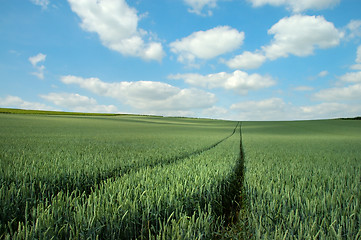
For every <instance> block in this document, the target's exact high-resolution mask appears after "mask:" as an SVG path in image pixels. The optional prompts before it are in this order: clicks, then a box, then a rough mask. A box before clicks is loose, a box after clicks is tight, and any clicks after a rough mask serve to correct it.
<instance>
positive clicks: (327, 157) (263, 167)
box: [242, 120, 361, 239]
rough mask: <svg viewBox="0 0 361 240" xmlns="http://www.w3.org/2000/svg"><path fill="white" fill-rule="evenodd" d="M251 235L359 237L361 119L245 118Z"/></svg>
mask: <svg viewBox="0 0 361 240" xmlns="http://www.w3.org/2000/svg"><path fill="white" fill-rule="evenodd" d="M242 133H243V134H242V136H243V138H242V139H243V148H244V154H245V180H244V181H245V186H244V189H245V191H246V193H245V194H246V196H247V198H248V199H247V202H248V203H247V205H248V206H247V208H248V211H247V215H248V216H247V219H246V220H247V221H245V220H244V221H245V222H242V223H243V225H246V224H248V228H249V233H250V234H251V236H252V238H253V239H361V210H360V204H361V121H355V120H323V121H300V122H245V123H243V124H242Z"/></svg>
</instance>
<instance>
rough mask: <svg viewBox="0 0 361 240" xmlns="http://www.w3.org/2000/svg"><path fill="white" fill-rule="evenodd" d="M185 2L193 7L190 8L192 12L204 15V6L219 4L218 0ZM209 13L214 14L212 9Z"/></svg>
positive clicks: (190, 0)
mask: <svg viewBox="0 0 361 240" xmlns="http://www.w3.org/2000/svg"><path fill="white" fill-rule="evenodd" d="M183 1H184V3H185V4H187V5H188V6H190V7H191V8H190V9H189V10H188V11H189V12H191V13H195V14H198V15H203V14H202V10H203V8H204V7H206V6H208V8H215V7H216V6H217V0H183ZM208 15H209V16H210V15H212V11H211V10H209V11H208Z"/></svg>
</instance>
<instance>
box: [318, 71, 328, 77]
mask: <svg viewBox="0 0 361 240" xmlns="http://www.w3.org/2000/svg"><path fill="white" fill-rule="evenodd" d="M327 75H328V71H326V70H325V71H321V72H320V73H319V74H318V75H317V76H319V77H326V76H327Z"/></svg>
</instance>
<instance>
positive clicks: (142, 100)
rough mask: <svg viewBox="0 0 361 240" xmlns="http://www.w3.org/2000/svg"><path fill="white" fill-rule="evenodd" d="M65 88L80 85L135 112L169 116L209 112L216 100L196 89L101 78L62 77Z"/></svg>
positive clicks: (212, 96)
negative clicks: (198, 110) (171, 113)
mask: <svg viewBox="0 0 361 240" xmlns="http://www.w3.org/2000/svg"><path fill="white" fill-rule="evenodd" d="M61 81H62V82H63V83H65V84H77V85H79V86H80V87H81V88H84V89H87V90H89V91H91V92H93V93H95V94H98V95H101V96H107V97H111V98H114V99H117V100H119V101H121V102H124V103H125V104H128V105H130V106H132V107H134V108H136V109H140V110H144V111H148V112H157V113H166V112H171V111H189V110H191V109H201V108H208V107H210V106H212V104H213V103H215V102H216V96H215V95H214V94H212V93H208V92H205V91H202V90H197V89H180V88H177V87H174V86H171V85H169V84H166V83H162V82H151V81H137V82H115V83H107V82H103V81H101V80H100V79H99V78H82V77H77V76H63V77H62V78H61Z"/></svg>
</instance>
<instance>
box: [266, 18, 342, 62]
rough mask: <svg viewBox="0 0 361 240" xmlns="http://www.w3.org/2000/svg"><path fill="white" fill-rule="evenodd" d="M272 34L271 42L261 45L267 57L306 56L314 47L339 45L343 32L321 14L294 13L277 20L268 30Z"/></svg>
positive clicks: (273, 58)
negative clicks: (305, 14)
mask: <svg viewBox="0 0 361 240" xmlns="http://www.w3.org/2000/svg"><path fill="white" fill-rule="evenodd" d="M268 34H273V35H274V39H273V40H272V42H271V44H270V45H268V46H265V47H262V49H263V51H264V52H265V55H266V57H267V58H269V59H271V60H275V59H277V58H280V57H288V55H289V54H293V55H296V56H308V55H311V54H313V52H314V50H315V48H322V49H325V48H330V47H334V46H337V45H339V43H340V40H341V38H342V37H343V33H342V32H340V31H339V30H337V28H335V26H334V25H333V23H331V22H328V21H326V20H325V18H324V17H322V16H304V15H294V16H291V17H285V18H283V19H281V20H280V21H278V22H277V23H276V24H275V25H273V26H272V27H271V29H269V30H268Z"/></svg>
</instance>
